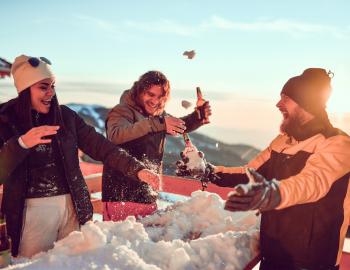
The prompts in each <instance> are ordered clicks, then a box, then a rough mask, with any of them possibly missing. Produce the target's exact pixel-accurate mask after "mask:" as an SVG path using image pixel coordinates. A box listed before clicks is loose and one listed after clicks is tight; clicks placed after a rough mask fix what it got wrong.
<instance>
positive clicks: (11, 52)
mask: <svg viewBox="0 0 350 270" xmlns="http://www.w3.org/2000/svg"><path fill="white" fill-rule="evenodd" d="M1 10H2V14H1V18H2V21H3V22H5V27H2V29H1V33H2V34H1V43H0V57H4V58H5V59H7V60H9V61H13V59H14V58H15V57H16V56H18V55H20V54H22V53H25V54H27V55H31V56H45V57H47V58H48V59H50V60H51V61H52V63H53V68H54V72H55V74H56V76H57V83H56V85H57V89H60V87H61V89H62V92H61V93H60V100H61V101H62V100H64V101H66V102H71V101H76V102H79V101H82V102H84V103H99V104H101V105H105V106H113V105H115V104H116V103H117V102H118V99H119V95H120V92H121V91H122V90H123V89H127V88H129V87H130V86H131V85H132V83H133V82H134V81H135V80H137V78H138V77H139V76H140V75H141V74H143V73H145V72H146V71H148V70H154V69H156V70H160V71H162V72H163V73H164V74H166V76H167V77H168V79H169V80H170V82H171V87H172V98H173V100H172V102H173V103H171V104H169V106H168V107H169V111H170V112H171V113H174V114H175V115H177V114H179V115H181V114H182V113H184V111H183V109H182V108H181V106H180V102H181V99H182V98H195V87H196V86H200V87H201V89H202V91H203V94H204V96H205V97H206V98H208V99H210V101H211V104H212V107H213V117H212V120H211V124H210V125H208V126H207V127H205V128H203V131H204V132H205V133H207V134H209V135H211V136H217V137H218V134H220V137H221V138H223V140H224V141H226V142H245V143H250V144H253V145H255V146H257V147H263V145H264V144H266V143H268V142H269V140H270V139H272V137H273V136H274V135H276V134H277V133H278V126H279V122H280V120H281V116H280V114H279V113H278V111H277V109H276V108H275V104H276V103H277V102H278V99H279V93H280V89H281V88H282V86H283V85H284V83H285V82H286V81H287V80H288V79H289V78H290V77H293V76H296V75H299V74H301V73H302V71H303V70H304V69H306V68H309V67H322V68H325V69H327V70H331V71H332V72H334V73H335V76H334V78H333V80H332V85H333V94H332V97H331V99H330V101H329V105H328V111H329V112H330V114H332V115H333V118H334V119H335V120H334V121H335V122H336V124H338V125H340V127H341V128H343V129H345V130H346V131H347V130H349V131H350V124H348V121H347V119H349V113H350V109H349V106H348V98H349V94H348V93H347V90H348V89H349V86H350V76H348V74H347V73H348V71H349V70H350V54H349V53H348V48H350V44H349V43H350V22H349V20H348V14H347V13H348V11H349V10H350V2H349V1H346V0H344V1H341V0H336V1H323V0H318V1H316V0H310V1H302V0H294V1H278V0H272V1H258V0H255V1H234V0H230V1H229V0H227V1H203V0H202V1H199V0H198V1H197V0H192V1H191V0H178V1H164V0H163V1H153V0H149V1H134V0H129V1H92V0H85V1H82V0H76V1H66V0H62V1H24V0H23V1H20V0H17V1H3V3H2V4H1ZM185 50H195V51H196V56H195V57H194V58H193V59H192V60H189V59H186V58H185V57H184V56H183V55H182V53H183V52H184V51H185ZM4 81H5V80H2V81H1V82H0V88H1V87H3V89H4V86H3V85H4V84H6V83H9V82H10V80H9V79H7V82H4ZM77 85H78V86H79V87H80V89H77V88H78V87H74V86H77ZM94 86H95V88H94ZM70 88H71V89H72V90H70ZM88 88H89V89H94V91H92V92H91V91H90V92H89V91H88ZM63 89H64V90H63ZM86 89H87V90H86ZM0 91H1V89H0ZM3 91H4V90H3ZM0 93H2V92H0ZM81 93H86V95H84V94H83V95H82V94H81ZM0 99H4V98H1V96H0ZM61 103H62V102H61ZM257 133H258V134H261V136H259V138H257V136H256V135H257Z"/></svg>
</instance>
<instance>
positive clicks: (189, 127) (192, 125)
mask: <svg viewBox="0 0 350 270" xmlns="http://www.w3.org/2000/svg"><path fill="white" fill-rule="evenodd" d="M180 119H182V120H183V121H185V125H186V132H192V131H194V130H196V129H197V128H199V127H200V126H202V125H203V123H202V120H201V119H199V117H198V114H197V112H196V111H194V112H193V113H191V114H188V115H186V116H183V117H181V118H180Z"/></svg>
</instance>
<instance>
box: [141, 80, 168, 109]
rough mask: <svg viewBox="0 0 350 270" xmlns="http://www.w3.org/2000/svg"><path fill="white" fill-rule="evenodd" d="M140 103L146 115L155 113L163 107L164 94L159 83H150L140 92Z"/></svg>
mask: <svg viewBox="0 0 350 270" xmlns="http://www.w3.org/2000/svg"><path fill="white" fill-rule="evenodd" d="M139 98H140V105H141V107H142V108H143V109H144V111H145V112H146V113H147V114H148V115H152V116H154V115H157V113H158V112H159V110H161V109H163V107H164V102H165V96H164V91H163V89H162V86H161V85H152V86H151V87H150V88H148V89H147V90H145V91H143V92H142V93H141V94H140V97H139Z"/></svg>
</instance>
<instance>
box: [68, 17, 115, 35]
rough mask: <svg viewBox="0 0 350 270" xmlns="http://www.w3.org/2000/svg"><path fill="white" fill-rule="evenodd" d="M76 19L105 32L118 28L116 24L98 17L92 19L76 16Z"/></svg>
mask: <svg viewBox="0 0 350 270" xmlns="http://www.w3.org/2000/svg"><path fill="white" fill-rule="evenodd" d="M74 17H75V18H76V19H79V20H80V21H82V22H84V23H86V24H89V25H92V26H94V27H96V28H99V29H102V30H105V31H115V30H116V27H115V25H114V24H112V23H110V22H108V21H106V20H102V19H99V18H96V17H92V16H87V15H83V14H75V15H74Z"/></svg>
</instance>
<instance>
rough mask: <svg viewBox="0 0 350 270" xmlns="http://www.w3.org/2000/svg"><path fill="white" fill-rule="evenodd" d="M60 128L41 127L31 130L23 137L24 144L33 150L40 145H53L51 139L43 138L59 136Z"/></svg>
mask: <svg viewBox="0 0 350 270" xmlns="http://www.w3.org/2000/svg"><path fill="white" fill-rule="evenodd" d="M59 128H60V127H59V126H40V127H34V128H32V129H30V130H29V131H28V132H27V133H26V134H24V135H22V136H21V139H22V142H23V143H24V144H25V146H26V147H28V148H32V147H34V146H36V145H38V144H42V143H51V139H47V138H43V137H46V136H51V135H55V134H57V130H58V129H59Z"/></svg>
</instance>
